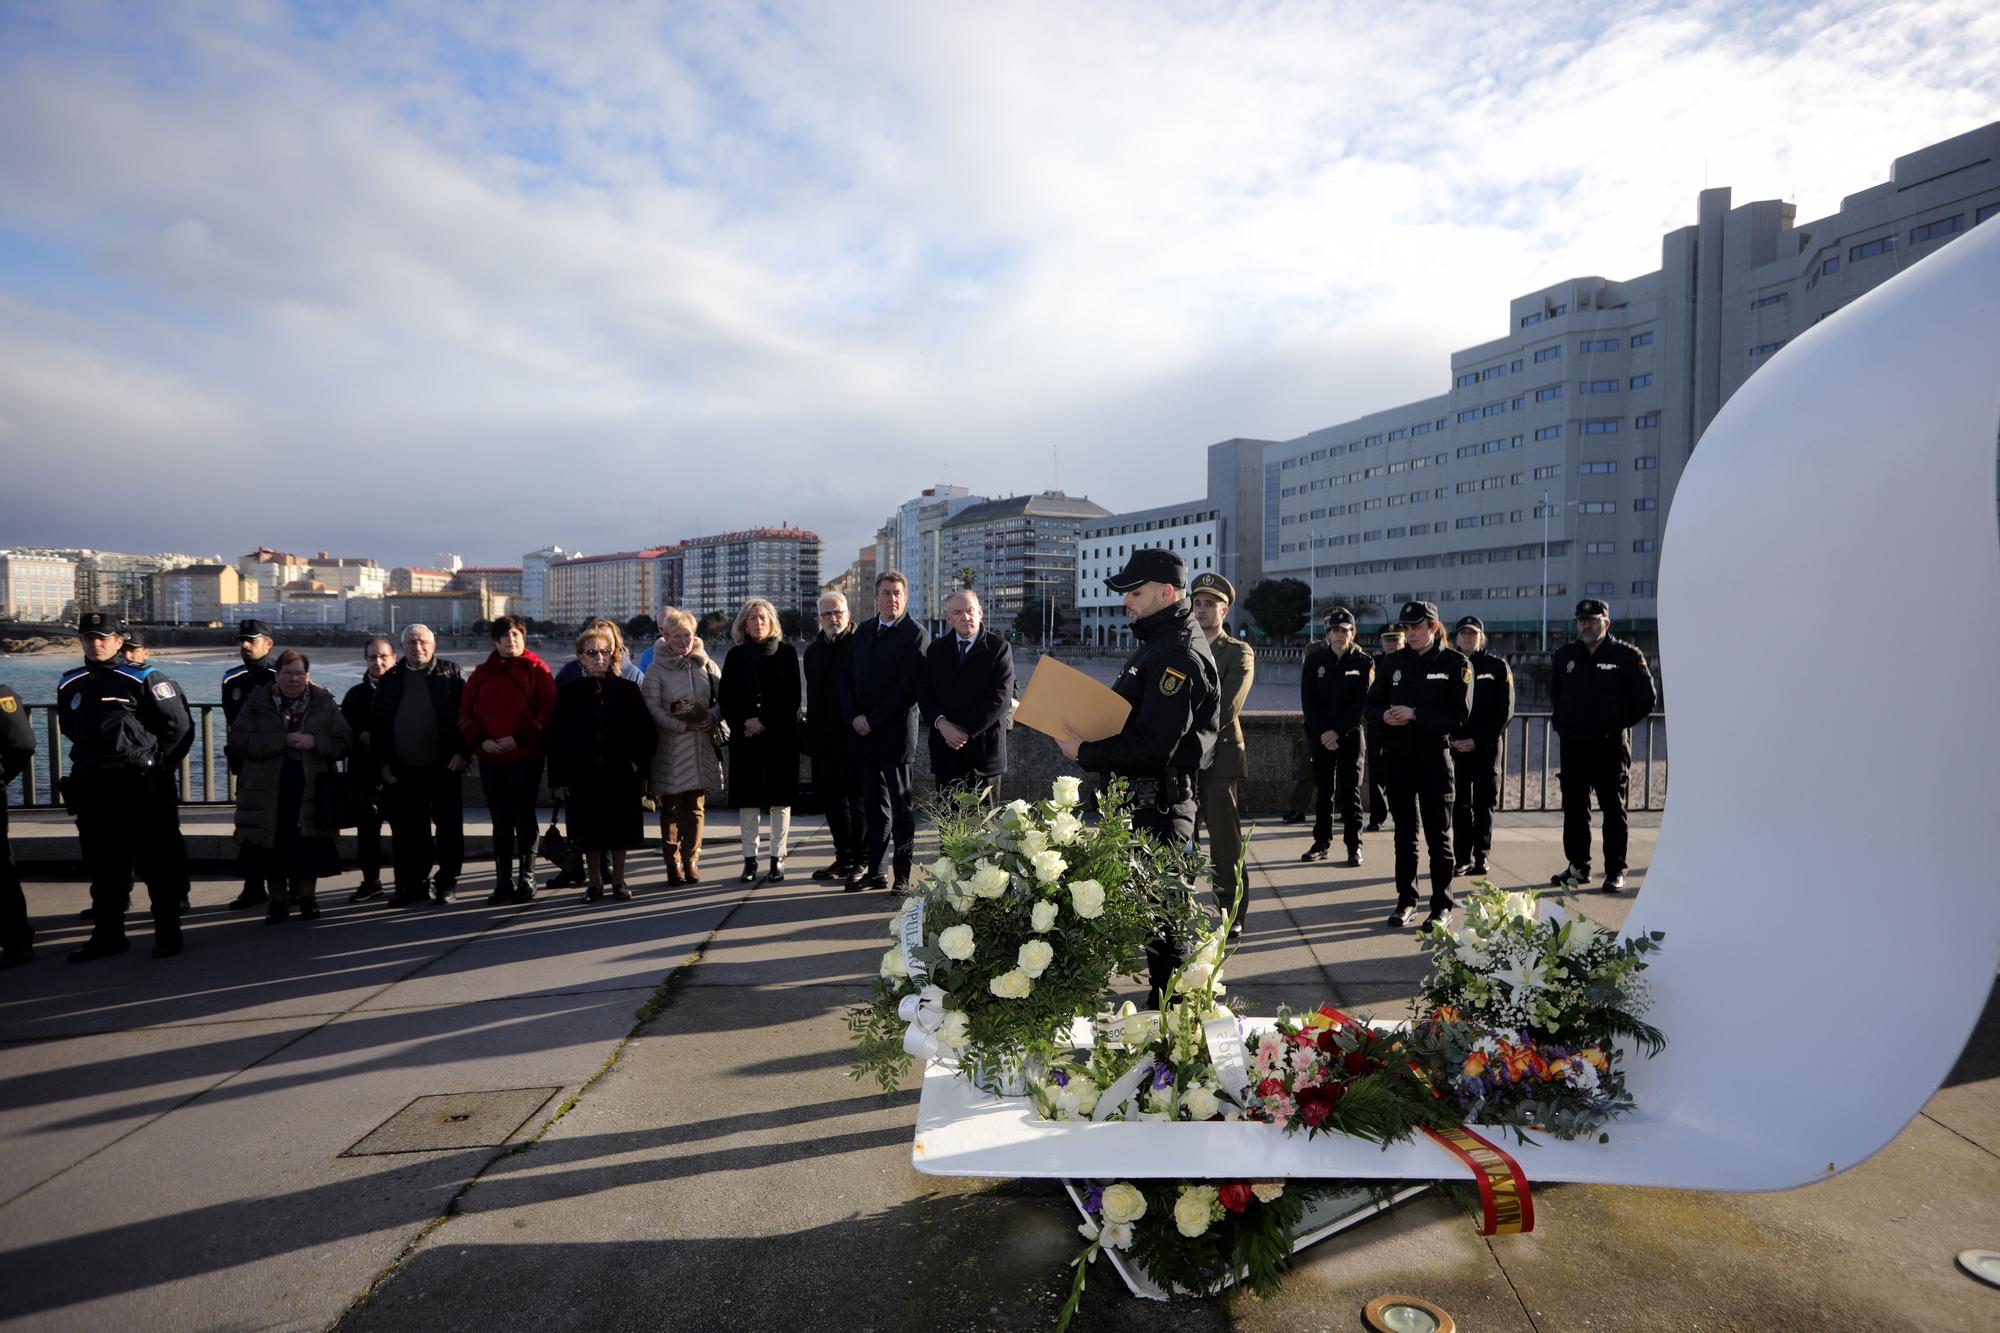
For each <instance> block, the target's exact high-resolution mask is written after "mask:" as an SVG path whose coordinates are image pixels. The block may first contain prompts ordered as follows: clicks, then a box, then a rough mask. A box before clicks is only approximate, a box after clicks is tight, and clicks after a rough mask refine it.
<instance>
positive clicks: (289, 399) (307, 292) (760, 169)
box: [0, 0, 2000, 577]
mask: <svg viewBox="0 0 2000 1333" xmlns="http://www.w3.org/2000/svg"><path fill="white" fill-rule="evenodd" d="M1995 50H2000V8H1996V7H1995V6H1992V5H1991V4H1990V3H1987V0H1938V2H1937V3H1903V4H1896V3H1886V4H1875V3H1849V2H1847V0H1833V2H1830V3H1824V4H1810V5H1780V4H1758V5H1746V4H1742V3H1740V2H1737V0H1731V2H1729V3H1696V4H1687V5H1667V4H1645V3H1628V4H1621V5H1617V6H1606V5H1603V4H1600V3H1595V2H1590V3H1561V2H1560V0H1545V3H1542V4H1539V5H1536V6H1533V7H1527V6H1502V5H1493V4H1490V3H1488V4H1466V5H1458V4H1426V3H1412V4H1398V5H1389V4H1376V5H1366V4H1358V3H1350V2H1343V3H1298V4H1291V3H1261V4H1204V3H1192V2H1175V0H1134V2H1130V3H1127V2H1125V0H1097V2H1096V3H1092V4H1089V5H1076V4H1070V3H1063V4H1058V3H1048V4H1038V3H1008V2H1007V0H993V2H990V3H978V4H973V3H950V2H947V3H938V2H937V0H931V2H929V3H875V2H874V0H828V2H827V3H803V2H802V3H783V2H779V0H773V2H771V3H764V4H756V5H752V4H744V3H728V2H726V0H725V2H724V3H716V4H703V3H699V2H698V0H679V2H676V3H648V2H646V0H624V2H621V3H590V4H581V3H571V4H550V3H547V2H546V0H527V2H525V3H518V4H516V3H506V2H504V0H462V2H457V3H451V4H443V3H429V4H403V3H397V2H396V0H351V2H350V3H311V4H306V3H301V4H292V5H288V4H280V3H269V2H262V0H234V2H233V3H232V2H230V0H206V2H205V3H199V4H195V3H176V2H175V0H146V2H138V0H135V2H134V3H129V4H100V3H93V2H92V0H48V2H46V3H43V2H41V0H5V2H4V3H0V459H4V460H5V461H4V463H0V466H4V469H5V480H4V483H0V545H56V546H94V547H99V548H103V549H113V550H127V551H151V550H174V551H187V552H191V553H220V554H222V555H224V556H225V557H229V558H233V557H234V556H236V555H238V554H241V553H242V552H243V551H246V550H250V549H252V548H254V547H256V546H258V545H269V546H273V547H277V548H280V549H287V550H296V551H304V552H311V551H315V550H319V549H327V550H330V551H332V552H333V553H335V554H346V555H372V556H375V557H376V558H378V559H381V560H383V561H384V563H388V564H431V563H434V562H436V561H437V560H438V559H439V558H440V557H441V556H442V555H443V554H444V553H447V552H450V553H456V554H459V555H462V556H463V557H464V558H465V560H466V561H467V563H474V564H515V563H519V557H520V555H521V553H522V552H524V551H527V550H531V549H534V548H537V547H540V546H543V545H546V544H549V543H556V544H559V545H561V546H563V547H565V548H567V549H570V550H583V551H586V552H602V551H610V550H623V549H632V548H635V547H640V546H646V545H653V544H657V543H661V542H668V541H673V540H677V539H679V538H683V537H690V536H697V535H701V534H705V533H712V532H721V531H729V530H733V529H737V528H742V527H748V526H754V525H765V524H777V523H791V524H794V525H797V526H802V527H807V528H811V529H813V530H815V531H817V532H818V533H819V534H820V535H821V536H822V537H823V538H824V539H825V541H826V556H825V564H824V573H825V575H826V576H827V577H831V576H832V575H833V574H835V573H837V572H838V571H839V570H840V569H842V568H844V567H845V566H846V564H847V562H848V561H849V560H851V559H852V558H853V555H854V552H855V550H856V548H858V547H859V546H860V545H861V544H862V543H863V542H866V541H870V540H872V538H873V534H874V531H875V529H876V527H877V526H878V525H879V524H880V523H881V522H882V520H883V519H884V517H886V516H887V515H888V514H889V513H890V512H891V511H892V510H893V509H894V508H895V506H896V505H897V504H899V503H901V502H902V501H904V500H906V499H908V498H910V497H911V496H913V495H915V494H916V493H917V492H918V491H919V490H920V489H921V488H922V487H924V486H927V485H931V484H933V483H938V482H949V483H954V484H958V485H963V486H967V487H970V488H971V489H972V490H973V491H974V492H975V493H979V494H986V495H996V496H997V495H1008V494H1018V493H1022V492H1026V491H1033V490H1040V489H1047V488H1050V487H1053V486H1058V485H1059V486H1060V487H1061V488H1062V489H1063V490H1066V491H1068V492H1070V493H1071V494H1087V495H1089V496H1090V497H1091V498H1092V499H1094V500H1096V501H1098V502H1099V503H1100V504H1103V505H1105V506H1107V507H1108V508H1110V509H1113V510H1125V509H1136V508H1143V507H1148V506H1152V505H1159V504H1167V503H1172V502H1175V501H1182V500H1188V499H1192V498H1195V497H1198V496H1200V495H1201V494H1203V493H1204V490H1205V486H1206V473H1205V468H1206V449H1207V446H1208V445H1209V444H1211V443H1213V442H1215V441H1218V440H1223V439H1228V438H1230V437H1233V436H1249V437H1255V438H1264V439H1288V438H1292V437H1295V436H1298V435H1301V434H1304V433H1305V432H1307V431H1311V430H1314V429H1317V428H1319V427H1322V426H1327V425H1332V424H1334V423H1336V422H1340V421H1343V420H1346V419H1348V418H1350V417H1354V416H1357V415H1360V414H1362V413H1365V412H1370V411H1375V410H1378V409H1381V408H1385V407H1390V406H1393V405H1395V404H1397V403H1401V402H1404V401H1407V400H1410V399H1414V398H1419V397H1424V396H1427V395H1430V394H1435V393H1441V392H1444V391H1446V390H1447V389H1448V388H1449V386H1450V376H1449V371H1448V357H1449V355H1450V353H1451V351H1452V350H1453V349H1454V348H1458V347H1463V346H1468V345H1471V344H1474V343H1479V342H1484V341H1486V340H1488V339H1491V338H1496V337H1499V336H1502V335H1503V334H1504V333H1505V332H1506V331H1507V330H1506V319H1507V301H1508V300H1509V299H1510V298H1511V297H1513V296H1515V295H1519V294H1522V293H1525V292H1530V291H1533V290H1535V289H1537V288H1539V287H1542V286H1545V285H1547V284H1549V283H1552V282H1556V281H1559V280H1561V279H1564V278H1568V277H1574V276H1580V275H1587V274H1598V275H1602V276H1605V277H1608V278H1614V279H1616V278H1624V277H1631V276H1636V275H1637V274H1640V273H1644V272H1648V271H1651V270H1652V269H1655V268H1657V267H1658V266H1659V245H1660V236H1661V234H1662V233H1663V232H1665V231H1668V230H1671V229H1674V228H1677V227H1681V226H1685V225H1688V224H1689V223H1690V222H1691V221H1692V220H1693V214H1694V203H1695V196H1696V194H1697V192H1698V191H1699V190H1701V189H1702V188H1703V187H1704V186H1721V185H1728V186H1731V187H1733V188H1734V190H1735V202H1737V203H1739V204H1740V203H1743V202H1746V201H1748V200H1750V199H1763V198H1782V199H1790V200H1792V201H1794V202H1795V203H1796V204H1797V206H1798V219H1799V221H1800V222H1805V221H1807V220H1809V219H1811V218H1814V217H1818V216H1822V215H1824V214H1826V213H1830V212H1832V211H1834V210H1835V209H1836V208H1837V207H1838V206H1839V201H1840V198H1841V196H1843V195H1846V194H1851V193H1853V192H1855V191H1858V190H1860V189H1863V188H1865V187H1867V186H1869V185H1871V184H1875V183H1877V182H1879V181H1882V180H1885V179H1887V176H1888V172H1889V168H1890V163H1891V161H1892V159H1894V158H1895V157H1896V156H1898V155H1900V154H1903V153H1908V152H1911V151H1914V150H1915V149H1918V148H1921V147H1923V146H1925V145H1927V144H1930V143H1933V142H1936V141H1937V140H1940V139H1944V138H1948V137H1950V136H1951V135H1954V134H1958V133H1962V132H1964V131H1966V130H1969V129H1973V128H1976V127H1978V126H1979V125H1982V124H1984V123H1986V122H1988V121H1990V120H1992V119H1995V118H1996V117H2000V111H1996V107H2000V62H1996V61H1994V60H1993V59H1992V58H1991V53H1992V52H1994V51H1995Z"/></svg>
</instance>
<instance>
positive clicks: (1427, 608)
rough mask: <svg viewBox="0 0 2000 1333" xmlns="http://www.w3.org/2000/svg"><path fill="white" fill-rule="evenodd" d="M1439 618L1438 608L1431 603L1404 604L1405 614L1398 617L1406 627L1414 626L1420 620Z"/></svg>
mask: <svg viewBox="0 0 2000 1333" xmlns="http://www.w3.org/2000/svg"><path fill="white" fill-rule="evenodd" d="M1437 618H1438V609H1437V606H1436V605H1435V604H1434V603H1431V602H1404V603H1403V614H1402V615H1400V616H1398V617H1397V619H1398V620H1400V621H1402V622H1403V623H1404V624H1405V625H1414V624H1416V623H1417V622H1418V621H1420V620H1436V619H1437Z"/></svg>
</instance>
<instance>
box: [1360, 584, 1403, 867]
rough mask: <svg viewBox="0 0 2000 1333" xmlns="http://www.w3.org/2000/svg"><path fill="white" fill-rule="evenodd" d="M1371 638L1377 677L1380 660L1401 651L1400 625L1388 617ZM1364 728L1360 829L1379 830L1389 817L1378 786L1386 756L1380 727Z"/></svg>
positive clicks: (1384, 796) (1401, 635)
mask: <svg viewBox="0 0 2000 1333" xmlns="http://www.w3.org/2000/svg"><path fill="white" fill-rule="evenodd" d="M1375 642H1376V644H1377V648H1376V651H1375V652H1374V653H1373V654H1371V656H1372V657H1373V658H1374V660H1375V678H1376V679H1377V680H1380V679H1381V678H1382V663H1384V662H1386V661H1387V660H1388V659H1389V654H1391V653H1399V652H1401V651H1403V627H1402V626H1401V625H1398V624H1396V623H1395V622H1394V621H1391V622H1390V623H1389V624H1387V625H1384V626H1383V627H1382V633H1381V634H1380V635H1378V636H1377V637H1376V640H1375ZM1365 730H1366V733H1367V738H1368V827H1367V828H1365V829H1363V830H1362V832H1363V833H1380V832H1381V831H1382V825H1383V823H1384V822H1386V821H1387V820H1388V818H1389V798H1388V797H1387V796H1386V795H1384V794H1383V787H1382V771H1383V769H1384V767H1385V766H1386V765H1387V764H1388V760H1387V759H1385V758H1384V757H1383V753H1382V728H1380V727H1378V726H1376V725H1375V724H1374V723H1373V722H1372V721H1371V722H1367V723H1366V726H1365Z"/></svg>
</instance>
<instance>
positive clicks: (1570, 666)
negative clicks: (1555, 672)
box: [1563, 657, 1576, 675]
mask: <svg viewBox="0 0 2000 1333" xmlns="http://www.w3.org/2000/svg"><path fill="white" fill-rule="evenodd" d="M1574 670H1576V659H1575V658H1574V657H1572V658H1570V659H1569V661H1567V662H1564V663H1563V674H1564V675H1568V674H1569V673H1570V672H1572V671H1574Z"/></svg>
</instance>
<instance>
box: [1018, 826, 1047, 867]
mask: <svg viewBox="0 0 2000 1333" xmlns="http://www.w3.org/2000/svg"><path fill="white" fill-rule="evenodd" d="M1048 849H1049V835H1048V834H1046V833H1044V832H1042V831H1041V830H1040V829H1038V828H1031V829H1029V830H1028V831H1027V832H1025V833H1023V834H1022V835H1021V855H1023V856H1025V857H1027V858H1028V859H1029V860H1030V861H1032V860H1034V859H1035V858H1036V857H1038V856H1040V855H1041V854H1042V853H1043V852H1046V851H1047V850H1048Z"/></svg>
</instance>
